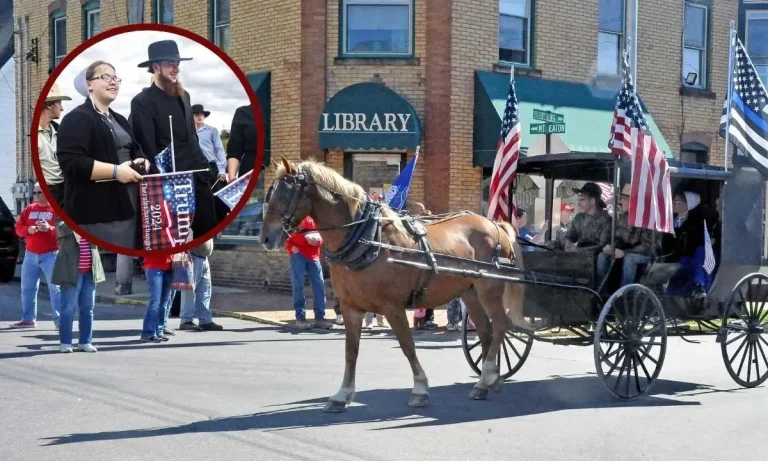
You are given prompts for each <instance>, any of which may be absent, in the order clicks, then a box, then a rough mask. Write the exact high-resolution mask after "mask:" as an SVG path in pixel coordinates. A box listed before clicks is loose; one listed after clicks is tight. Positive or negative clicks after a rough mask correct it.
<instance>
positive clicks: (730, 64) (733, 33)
mask: <svg viewBox="0 0 768 461" xmlns="http://www.w3.org/2000/svg"><path fill="white" fill-rule="evenodd" d="M729 44H730V52H729V53H728V94H727V99H726V101H727V102H726V105H725V107H726V109H725V110H726V117H727V118H726V121H725V153H724V158H725V171H726V173H727V172H728V154H729V152H728V151H729V146H730V144H731V133H730V131H731V94H732V93H733V68H734V54H735V51H736V22H735V21H731V31H730V40H729Z"/></svg>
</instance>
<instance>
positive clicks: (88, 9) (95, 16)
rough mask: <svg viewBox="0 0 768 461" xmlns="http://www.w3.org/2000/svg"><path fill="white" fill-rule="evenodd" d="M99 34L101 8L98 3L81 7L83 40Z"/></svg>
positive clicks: (94, 2) (90, 3) (93, 2)
mask: <svg viewBox="0 0 768 461" xmlns="http://www.w3.org/2000/svg"><path fill="white" fill-rule="evenodd" d="M99 32H101V8H100V4H99V2H98V1H92V2H88V3H86V4H85V5H83V35H84V38H85V40H88V39H89V38H91V37H93V36H94V35H96V34H98V33H99Z"/></svg>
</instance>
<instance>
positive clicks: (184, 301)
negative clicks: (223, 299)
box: [168, 255, 213, 325]
mask: <svg viewBox="0 0 768 461" xmlns="http://www.w3.org/2000/svg"><path fill="white" fill-rule="evenodd" d="M192 263H193V265H194V268H193V269H194V276H193V277H194V278H193V282H192V283H193V284H194V285H195V289H194V290H183V291H182V292H181V313H180V314H179V318H180V320H181V323H185V322H191V321H192V320H193V319H194V317H197V318H198V319H200V325H205V324H207V323H211V322H213V315H212V314H211V309H210V307H209V306H210V303H211V267H210V265H209V264H208V258H201V257H199V256H195V255H192ZM168 305H169V306H170V305H171V303H168Z"/></svg>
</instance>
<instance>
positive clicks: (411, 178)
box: [390, 144, 421, 205]
mask: <svg viewBox="0 0 768 461" xmlns="http://www.w3.org/2000/svg"><path fill="white" fill-rule="evenodd" d="M420 150H421V144H419V145H418V146H416V155H414V156H413V169H412V170H411V177H410V178H408V190H409V191H410V190H411V183H412V182H413V175H414V174H415V173H416V163H417V162H418V161H419V151H420ZM390 187H391V186H390ZM405 201H406V202H407V201H408V199H407V198H406V199H405ZM403 205H405V204H403Z"/></svg>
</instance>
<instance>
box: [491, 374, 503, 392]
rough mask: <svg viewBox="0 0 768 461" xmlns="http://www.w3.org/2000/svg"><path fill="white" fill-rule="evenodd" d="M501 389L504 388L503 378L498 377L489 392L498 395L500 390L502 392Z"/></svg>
mask: <svg viewBox="0 0 768 461" xmlns="http://www.w3.org/2000/svg"><path fill="white" fill-rule="evenodd" d="M503 388H504V378H502V377H501V376H499V378H498V379H497V380H496V382H494V383H493V385H492V386H491V390H492V391H493V392H494V393H496V394H500V393H501V390H502V389H503Z"/></svg>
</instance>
